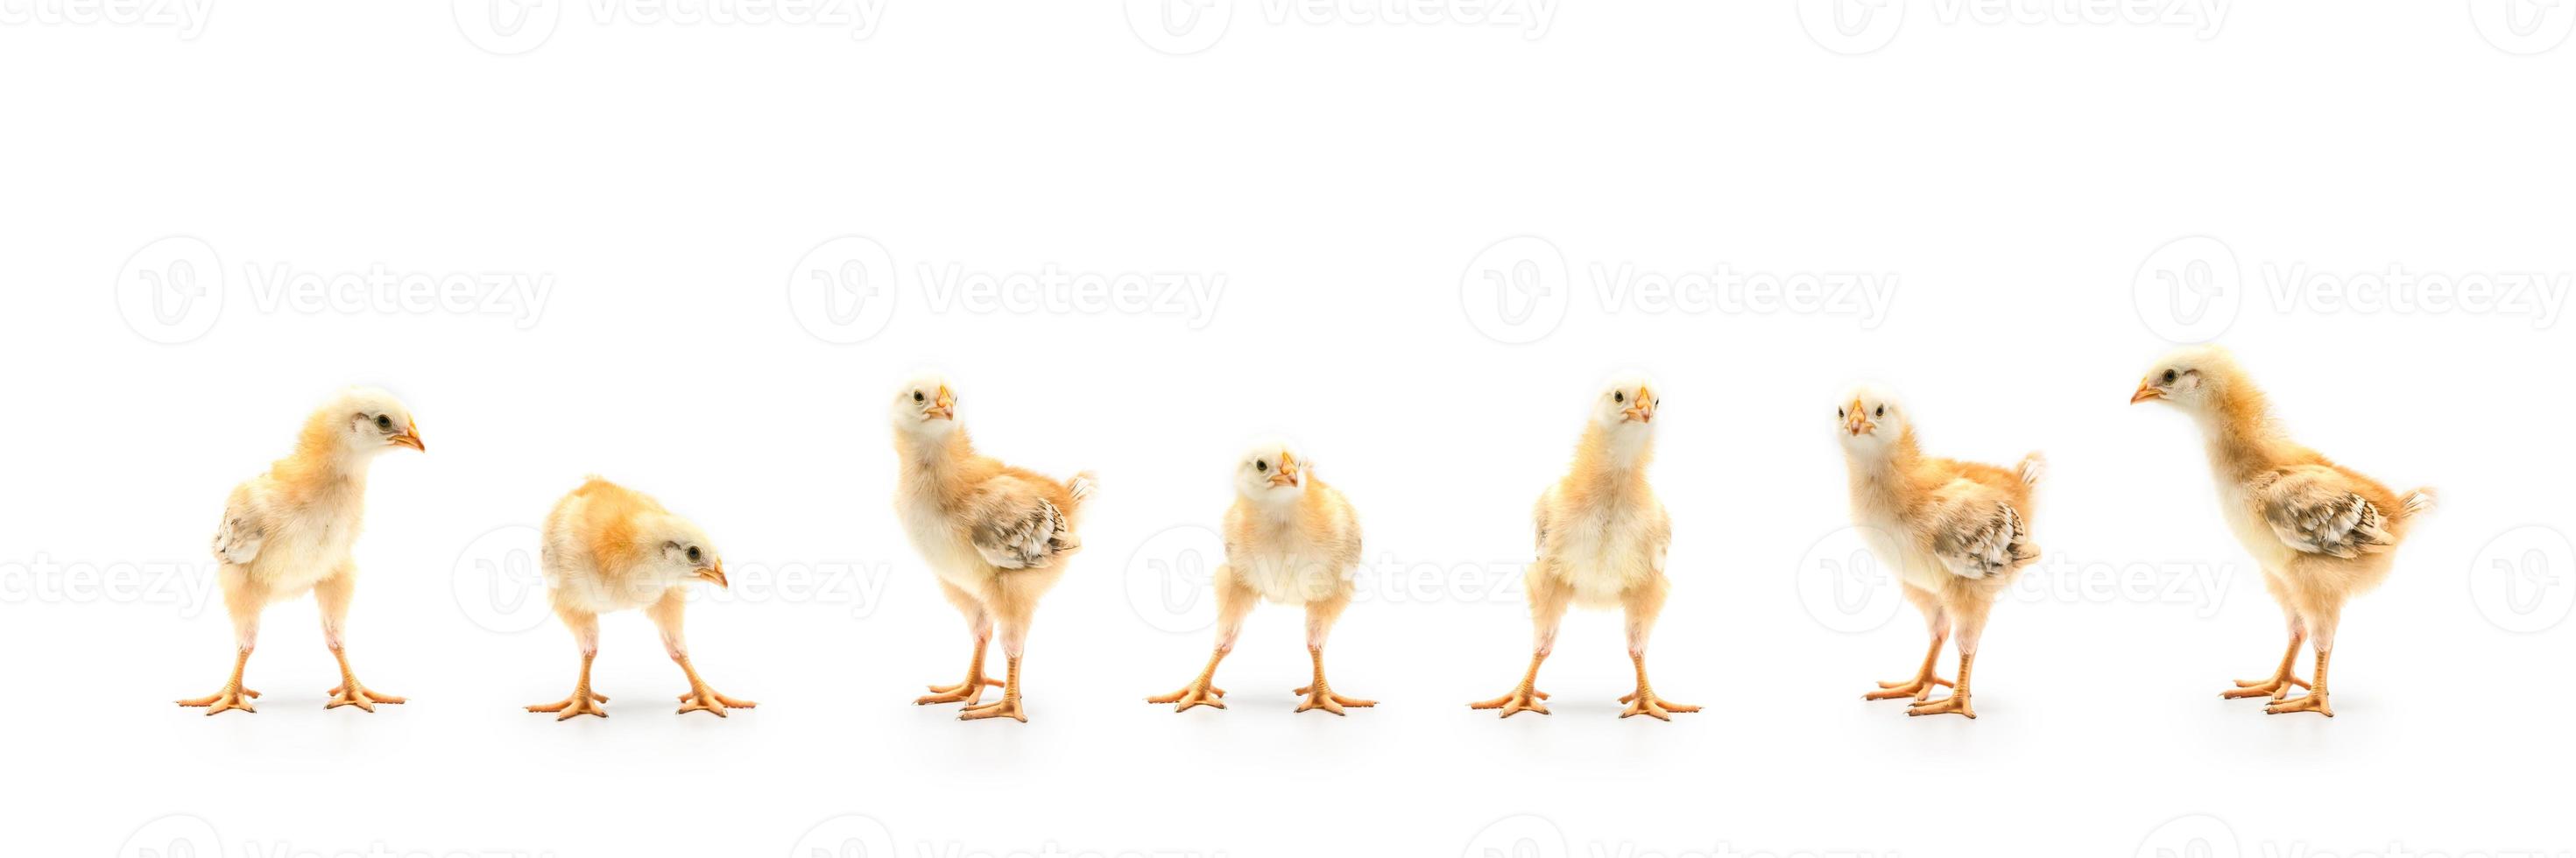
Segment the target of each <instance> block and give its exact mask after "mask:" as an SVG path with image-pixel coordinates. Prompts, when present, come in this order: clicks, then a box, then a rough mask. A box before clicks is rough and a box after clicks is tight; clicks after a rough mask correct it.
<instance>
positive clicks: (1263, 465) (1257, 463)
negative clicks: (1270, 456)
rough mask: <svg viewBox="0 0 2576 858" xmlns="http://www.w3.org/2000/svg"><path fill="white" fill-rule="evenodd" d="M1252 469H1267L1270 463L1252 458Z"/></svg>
mask: <svg viewBox="0 0 2576 858" xmlns="http://www.w3.org/2000/svg"><path fill="white" fill-rule="evenodd" d="M1252 469H1253V470H1256V471H1267V470H1270V463H1269V462H1266V461H1263V460H1260V459H1254V460H1252Z"/></svg>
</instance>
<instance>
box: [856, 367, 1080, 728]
mask: <svg viewBox="0 0 2576 858" xmlns="http://www.w3.org/2000/svg"><path fill="white" fill-rule="evenodd" d="M890 416H891V417H892V419H893V422H894V446H895V455H896V456H897V457H898V458H899V459H900V460H901V465H902V476H901V477H900V483H899V484H898V485H897V486H896V487H895V511H896V512H897V513H898V514H899V515H900V516H901V517H902V519H903V525H904V530H905V531H906V532H908V533H910V534H911V536H912V544H913V547H915V548H917V549H919V550H920V551H921V554H922V557H923V559H925V560H928V561H929V562H930V569H931V572H932V574H934V575H936V576H938V579H939V591H940V592H941V593H943V594H945V595H946V596H947V597H948V601H949V603H950V604H953V605H956V606H957V609H958V610H959V611H962V612H964V613H965V615H966V626H967V629H968V630H969V631H970V632H972V633H973V634H974V637H975V655H974V659H973V660H972V661H970V662H968V663H967V666H966V680H965V681H964V682H960V683H958V684H956V685H933V686H931V687H930V691H931V692H932V693H931V694H930V695H929V696H926V697H922V698H920V699H918V700H915V701H913V702H914V703H916V704H930V703H964V704H966V708H965V711H963V712H960V713H959V714H958V717H959V718H960V719H963V720H969V721H971V720H976V719H982V718H1010V719H1013V720H1016V721H1021V722H1026V721H1028V720H1029V719H1028V715H1027V713H1026V712H1024V711H1023V710H1022V709H1021V707H1020V655H1021V652H1022V651H1023V650H1024V648H1025V647H1026V644H1027V643H1028V634H1029V620H1030V618H1031V617H1032V616H1034V615H1035V614H1036V613H1037V607H1038V598H1039V597H1041V596H1044V595H1046V592H1047V591H1048V590H1050V589H1053V588H1054V587H1055V584H1056V580H1057V579H1059V578H1062V577H1064V570H1065V565H1066V564H1067V563H1068V562H1069V561H1071V560H1072V559H1073V555H1074V554H1075V553H1076V552H1078V551H1080V550H1081V548H1082V540H1081V539H1080V538H1078V537H1076V536H1075V535H1074V532H1075V530H1076V529H1077V528H1079V527H1080V524H1081V521H1082V508H1083V502H1084V500H1086V499H1087V498H1089V497H1090V495H1091V491H1092V486H1093V481H1092V478H1091V474H1090V473H1089V472H1084V473H1080V474H1075V475H1074V476H1073V479H1071V480H1066V481H1061V482H1059V481H1057V480H1054V479H1050V478H1048V477H1045V476H1042V475H1040V474H1037V473H1034V472H1031V471H1025V470H1021V469H1019V468H1014V467H1011V466H1008V465H1004V464H1002V463H1001V462H998V461H995V460H993V459H992V458H990V457H987V456H984V455H982V454H979V453H976V452H975V444H974V442H973V441H972V440H970V439H968V438H967V437H966V430H965V427H963V426H960V425H958V422H957V392H956V390H955V389H954V388H952V387H950V386H949V384H948V381H947V379H945V378H942V377H939V376H936V375H925V376H922V377H919V378H915V379H913V380H912V381H911V382H910V383H908V384H905V385H904V386H902V387H901V388H898V389H897V390H896V391H895V395H894V401H893V403H892V405H891V406H890ZM997 623H998V624H999V626H1000V629H1001V634H1002V654H1003V655H1004V656H1005V657H1007V658H1009V659H1010V672H1009V674H1008V675H1007V679H1006V680H1005V681H1004V682H1003V683H1002V699H1001V700H1000V701H998V702H994V703H985V704H982V705H977V702H976V701H978V700H981V699H983V696H984V687H985V686H987V685H991V684H993V682H992V680H991V679H989V678H986V677H985V676H984V645H985V643H986V642H987V641H989V640H991V639H992V637H993V630H994V627H995V625H996V624H997Z"/></svg>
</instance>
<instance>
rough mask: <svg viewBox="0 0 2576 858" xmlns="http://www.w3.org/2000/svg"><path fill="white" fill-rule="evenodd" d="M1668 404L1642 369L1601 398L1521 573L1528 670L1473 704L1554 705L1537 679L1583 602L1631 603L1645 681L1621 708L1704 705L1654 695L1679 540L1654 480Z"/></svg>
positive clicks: (1665, 713) (1544, 503)
mask: <svg viewBox="0 0 2576 858" xmlns="http://www.w3.org/2000/svg"><path fill="white" fill-rule="evenodd" d="M1662 405H1663V399H1662V397H1660V396H1657V395H1656V394H1655V390H1654V385H1653V384H1651V383H1650V382H1648V381H1647V380H1646V379H1645V378H1644V377H1642V376H1626V377H1621V378H1617V379H1614V380H1612V381H1611V382H1610V383H1609V386H1608V387H1606V388H1604V389H1603V390H1602V391H1601V394H1600V395H1599V396H1596V397H1594V398H1593V403H1592V420H1591V422H1590V423H1589V424H1587V425H1585V426H1584V428H1583V440H1582V442H1581V443H1579V444H1577V445H1576V446H1575V450H1574V467H1573V470H1572V471H1571V472H1569V473H1567V474H1566V475H1565V478H1564V479H1562V480H1559V481H1558V482H1557V484H1556V485H1555V486H1554V487H1551V488H1549V489H1548V490H1547V493H1546V494H1545V495H1542V496H1540V497H1539V499H1538V507H1537V509H1536V510H1535V511H1534V512H1533V518H1534V519H1535V522H1534V523H1535V525H1536V526H1537V529H1538V562H1536V563H1534V564H1532V565H1531V566H1530V568H1529V570H1528V571H1527V572H1526V573H1524V574H1523V575H1522V579H1521V584H1522V586H1523V587H1524V588H1525V589H1527V591H1528V592H1529V601H1530V620H1531V623H1532V624H1533V625H1534V626H1535V628H1536V633H1535V635H1534V638H1535V641H1534V643H1533V645H1532V647H1531V649H1532V651H1531V654H1530V665H1529V672H1528V673H1526V674H1523V675H1522V676H1521V684H1520V685H1519V686H1518V687H1516V688H1513V689H1512V692H1511V693H1510V694H1505V695H1503V696H1501V697H1497V698H1494V699H1492V700H1487V701H1483V702H1480V703H1471V704H1468V705H1469V706H1471V707H1473V708H1477V709H1501V710H1503V712H1502V717H1505V718H1509V717H1511V716H1512V714H1513V713H1515V712H1520V711H1522V710H1528V711H1531V712H1536V713H1539V714H1541V715H1545V714H1548V711H1547V706H1546V705H1544V704H1542V703H1540V702H1539V701H1542V700H1546V699H1547V693H1546V692H1543V691H1539V690H1538V689H1537V688H1536V687H1535V684H1536V683H1537V682H1538V666H1539V663H1540V662H1543V661H1546V660H1547V654H1548V653H1549V652H1550V651H1553V650H1554V649H1555V648H1556V627H1557V623H1558V622H1559V621H1561V620H1563V619H1564V618H1565V609H1566V606H1567V605H1568V604H1570V603H1580V604H1582V605H1584V606H1585V607H1607V606H1610V605H1620V606H1623V607H1624V608H1626V610H1627V613H1628V659H1629V661H1631V662H1634V663H1635V664H1636V667H1637V690H1636V692H1635V693H1633V694H1630V695H1628V696H1626V697H1621V698H1619V702H1621V703H1626V704H1628V708H1627V709H1626V710H1625V711H1622V712H1620V713H1619V717H1621V718H1626V717H1628V716H1630V715H1652V716H1654V717H1656V718H1658V719H1661V720H1665V721H1670V720H1672V717H1671V715H1670V713H1674V712H1697V711H1699V707H1697V706H1684V705H1681V704H1678V703H1672V702H1668V701H1666V700H1664V699H1663V698H1661V697H1657V696H1655V692H1654V689H1653V688H1652V687H1650V686H1648V685H1647V684H1646V636H1647V633H1648V632H1650V631H1652V630H1653V629H1654V626H1655V617H1656V615H1657V614H1660V613H1662V611H1663V608H1664V595H1665V592H1666V590H1668V589H1669V588H1670V585H1671V582H1670V581H1669V580H1667V579H1666V578H1665V577H1664V553H1665V550H1666V549H1667V548H1669V547H1670V546H1671V544H1672V537H1673V522H1672V517H1671V516H1668V515H1666V514H1665V513H1664V504H1663V502H1662V501H1660V500H1657V499H1656V498H1655V491H1654V489H1653V488H1652V487H1649V486H1648V485H1647V484H1646V464H1647V462H1648V461H1650V460H1652V459H1653V458H1654V452H1655V411H1656V409H1658V408H1660V407H1662Z"/></svg>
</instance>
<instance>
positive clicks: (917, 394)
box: [912, 390, 921, 402]
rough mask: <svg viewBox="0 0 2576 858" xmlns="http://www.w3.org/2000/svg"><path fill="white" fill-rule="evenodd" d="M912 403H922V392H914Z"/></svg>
mask: <svg viewBox="0 0 2576 858" xmlns="http://www.w3.org/2000/svg"><path fill="white" fill-rule="evenodd" d="M912 401H914V402H920V401H921V391H918V390H916V391H913V392H912Z"/></svg>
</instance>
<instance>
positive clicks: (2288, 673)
mask: <svg viewBox="0 0 2576 858" xmlns="http://www.w3.org/2000/svg"><path fill="white" fill-rule="evenodd" d="M2151 401H2152V402H2162V403H2165V404H2167V405H2171V406H2173V407H2175V408H2179V409H2182V411H2183V413H2185V414H2189V415H2191V417H2192V420H2193V422H2195V423H2198V424H2199V425H2200V433H2201V437H2202V440H2204V441H2205V442H2207V446H2208V451H2209V467H2210V471H2211V476H2212V477H2213V478H2214V480H2215V482H2216V483H2217V486H2218V505H2219V510H2220V512H2222V513H2224V514H2225V516H2226V518H2227V524H2228V527H2229V529H2231V530H2233V531H2235V533H2236V539H2237V541H2238V542H2242V543H2244V545H2245V550H2246V551H2248V552H2250V553H2252V554H2253V555H2254V561H2255V562H2256V563H2257V564H2260V565H2261V566H2262V567H2263V589H2264V590H2265V591H2267V592H2269V593H2271V594H2272V600H2273V601H2275V602H2278V603H2280V605H2281V610H2282V612H2283V613H2284V614H2286V615H2287V617H2288V620H2289V627H2290V646H2289V650H2288V651H2287V652H2284V653H2282V654H2281V664H2280V667H2279V668H2277V669H2275V670H2274V671H2273V672H2272V675H2271V676H2270V677H2268V678H2264V679H2247V680H2239V681H2237V683H2236V687H2235V688H2231V689H2228V690H2227V691H2225V692H2224V693H2222V694H2221V696H2223V697H2227V698H2231V699H2234V698H2248V697H2259V698H2268V699H2270V700H2271V701H2272V702H2271V704H2270V705H2269V706H2267V707H2265V709H2264V711H2265V712H2267V713H2270V714H2274V715H2278V714H2282V713H2286V712H2315V713H2317V714H2320V715H2324V716H2326V717H2329V718H2332V717H2334V708H2333V706H2331V705H2329V704H2330V703H2331V699H2330V698H2328V697H2327V695H2326V665H2327V663H2328V662H2329V661H2331V660H2332V659H2333V657H2334V642H2335V627H2336V626H2337V625H2338V624H2339V623H2340V622H2341V621H2342V618H2343V605H2344V602H2345V601H2347V600H2349V599H2351V598H2352V597H2353V596H2356V595H2359V594H2361V593H2364V592H2367V591H2369V590H2370V589H2371V588H2373V587H2377V586H2379V583H2380V582H2381V581H2384V580H2386V579H2387V578H2388V571H2389V567H2390V566H2391V565H2392V564H2393V563H2394V562H2395V560H2396V556H2395V554H2394V553H2393V552H2395V551H2396V550H2397V545H2398V543H2400V542H2403V541H2405V538H2406V534H2407V532H2408V531H2410V530H2412V529H2413V528H2414V525H2415V521H2416V519H2417V518H2418V517H2420V516H2422V515H2424V514H2425V513H2427V512H2430V511H2432V509H2433V503H2434V495H2433V491H2432V490H2431V489H2423V488H2419V489H2415V490H2413V491H2409V492H2406V493H2405V494H2402V495H2401V494H2398V493H2396V492H2393V491H2389V489H2388V487H2387V486H2384V485H2381V484H2380V483H2379V482H2378V481H2377V480H2373V479H2371V478H2369V477H2367V476H2363V475H2362V473H2361V472H2359V471H2355V470H2353V469H2351V468H2347V467H2344V466H2342V465H2338V464H2335V462H2334V461H2333V460H2331V459H2328V458H2326V457H2325V455H2324V454H2321V453H2318V452H2317V451H2315V450H2311V449H2308V448H2307V447H2305V446H2302V445H2300V444H2299V442H2297V441H2294V440H2291V439H2290V436H2289V433H2288V432H2286V431H2284V430H2282V428H2281V427H2280V426H2279V424H2277V423H2275V422H2274V421H2273V419H2272V407H2271V404H2270V402H2269V401H2268V400H2266V399H2265V398H2264V396H2263V391H2262V389H2261V388H2259V387H2256V386H2255V384H2254V380H2253V378H2251V377H2249V376H2248V375H2246V373H2245V370H2244V369H2243V368H2242V367H2240V366H2238V365H2237V363H2236V359H2235V357H2234V356H2232V355H2230V354H2228V352H2227V351H2226V350H2225V349H2222V348H2219V347H2216V346H2199V347H2194V348H2187V349H2183V350H2181V351H2177V352H2175V353H2173V354H2172V355H2169V356H2167V357H2166V358H2165V359H2164V360H2160V361H2157V362H2156V363H2155V365H2154V366H2152V367H2150V368H2149V369H2148V370H2147V375H2146V378H2144V379H2142V380H2140V381H2139V382H2138V389H2137V391H2136V392H2135V393H2132V394H2130V395H2129V402H2130V404H2133V405H2134V404H2137V403H2140V402H2151ZM2302 645H2306V646H2312V647H2314V648H2315V649H2316V653H2317V663H2316V673H2315V674H2314V677H2315V678H2314V679H2313V680H2308V681H2303V680H2301V679H2299V677H2298V675H2297V673H2296V670H2295V668H2296V665H2297V661H2298V657H2299V649H2300V647H2301V646H2302ZM2292 688H2306V689H2308V693H2307V694H2303V695H2300V696H2298V697H2296V698H2291V697H2290V689H2292Z"/></svg>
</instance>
